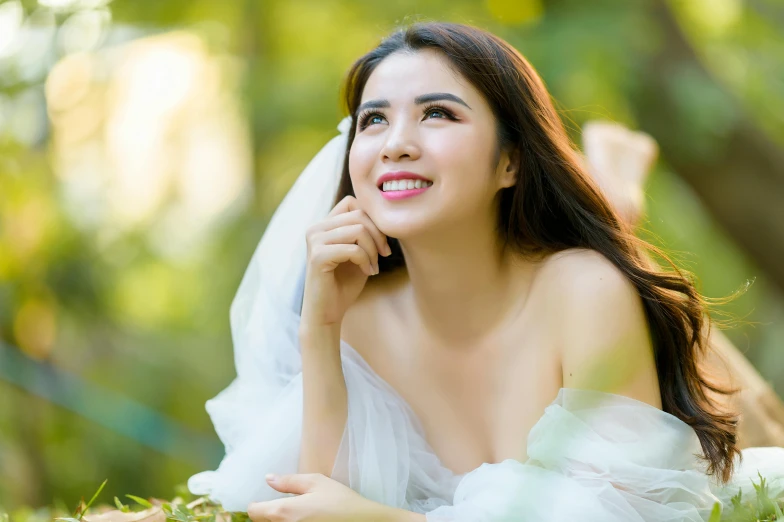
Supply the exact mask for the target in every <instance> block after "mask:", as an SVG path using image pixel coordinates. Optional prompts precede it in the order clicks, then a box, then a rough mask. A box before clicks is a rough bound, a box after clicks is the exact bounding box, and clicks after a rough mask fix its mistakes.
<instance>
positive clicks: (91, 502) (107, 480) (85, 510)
mask: <svg viewBox="0 0 784 522" xmlns="http://www.w3.org/2000/svg"><path fill="white" fill-rule="evenodd" d="M107 482H109V479H106V480H104V481H103V482H102V483H101V486H100V487H99V488H98V491H96V492H95V494H94V495H93V498H91V499H90V502H88V503H87V505H86V506H84V509H83V510H82V514H84V513H86V512H87V510H88V509H90V506H92V505H93V502H95V499H96V498H98V495H100V494H101V491H103V488H104V486H106V483H107ZM79 518H81V517H79Z"/></svg>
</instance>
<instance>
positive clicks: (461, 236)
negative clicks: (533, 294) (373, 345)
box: [400, 220, 533, 348]
mask: <svg viewBox="0 0 784 522" xmlns="http://www.w3.org/2000/svg"><path fill="white" fill-rule="evenodd" d="M487 221H490V220H487ZM400 245H401V248H402V250H403V255H404V256H405V260H406V269H407V272H408V279H409V281H410V291H411V296H410V297H411V300H412V304H413V310H414V312H415V313H416V314H417V317H418V321H421V323H422V326H423V329H424V331H425V332H426V334H428V335H430V336H433V337H435V338H437V339H439V340H443V341H445V342H446V343H447V344H448V345H449V346H455V347H458V348H459V347H461V346H463V347H466V348H468V347H471V346H475V345H476V342H477V341H480V340H481V339H482V338H483V337H486V336H487V334H489V333H491V332H492V331H493V329H494V328H495V327H496V326H498V325H499V324H500V323H501V322H503V320H504V319H505V318H507V317H508V316H509V314H510V313H512V312H513V310H510V309H511V308H513V307H514V304H515V303H519V301H520V298H519V296H520V295H521V292H524V293H526V294H527V289H528V284H529V278H528V277H526V276H522V277H520V274H529V273H530V270H527V269H526V268H532V267H533V264H532V263H530V262H524V261H521V259H522V258H521V257H520V256H512V255H510V254H509V252H505V251H504V249H503V247H502V245H501V244H500V241H499V240H498V238H497V234H496V233H495V232H494V224H492V223H491V222H485V223H481V222H479V220H476V221H474V222H473V223H466V224H462V225H460V226H454V225H453V226H450V227H449V230H438V231H435V230H433V231H428V233H426V234H423V235H418V236H416V237H412V238H407V239H406V240H405V241H403V240H401V241H400Z"/></svg>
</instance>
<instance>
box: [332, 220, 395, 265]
mask: <svg viewBox="0 0 784 522" xmlns="http://www.w3.org/2000/svg"><path fill="white" fill-rule="evenodd" d="M353 223H362V224H363V225H365V228H366V229H367V231H368V233H369V234H370V237H372V238H373V242H374V243H375V244H376V249H377V250H378V252H379V253H380V254H381V255H384V256H388V255H389V254H391V253H392V249H390V248H389V242H388V241H387V236H386V235H384V233H383V232H381V231H380V230H379V229H378V227H377V226H376V224H375V223H373V220H372V219H370V216H368V215H367V213H366V212H365V211H364V210H362V209H356V210H351V211H349V212H345V213H343V214H338V215H335V216H332V217H329V218H327V219H325V220H324V221H323V222H322V223H321V225H322V226H323V227H324V228H323V229H322V230H328V229H330V228H337V227H340V226H345V225H351V224H353Z"/></svg>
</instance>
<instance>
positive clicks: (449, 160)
mask: <svg viewBox="0 0 784 522" xmlns="http://www.w3.org/2000/svg"><path fill="white" fill-rule="evenodd" d="M491 147H492V144H490V143H488V140H487V139H486V138H485V137H482V136H477V135H476V134H474V133H471V134H464V135H460V134H456V135H453V136H451V137H450V138H449V139H442V140H438V141H437V142H434V143H432V144H431V150H432V151H433V156H434V157H436V158H437V160H436V161H437V162H438V165H437V166H436V169H437V172H438V177H439V178H441V179H442V181H443V187H444V190H445V191H446V192H447V194H449V195H454V196H455V197H460V198H463V197H468V198H469V199H472V200H474V199H477V198H483V195H484V194H485V193H486V191H487V189H488V188H489V187H490V183H491V180H492V175H493V172H492V169H491V165H490V164H491V162H492V158H491V154H492V150H491V149H490V148H491Z"/></svg>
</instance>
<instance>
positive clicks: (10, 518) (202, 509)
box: [0, 474, 784, 522]
mask: <svg viewBox="0 0 784 522" xmlns="http://www.w3.org/2000/svg"><path fill="white" fill-rule="evenodd" d="M758 476H759V478H760V481H759V483H756V482H752V484H753V485H754V491H755V496H754V498H751V499H743V498H742V494H741V491H738V494H737V495H735V496H734V497H732V499H731V503H730V505H729V506H722V505H721V504H719V503H718V502H717V503H716V504H715V505H714V506H713V511H712V512H711V515H710V518H709V519H708V522H770V521H781V522H784V513H783V511H784V501H783V500H782V499H773V498H771V497H770V493H769V491H768V484H767V482H766V481H765V479H764V478H763V477H762V475H759V474H758ZM106 482H107V481H106V480H104V481H103V483H102V484H101V485H100V486H99V487H98V490H97V491H96V492H95V494H93V496H92V497H91V498H90V500H89V502H85V501H84V498H82V499H81V500H80V501H79V504H78V505H77V506H76V508H75V509H74V510H73V512H72V513H68V512H64V511H63V509H62V508H59V509H58V508H41V509H38V510H32V509H30V508H21V509H18V510H17V511H15V512H14V513H10V514H9V513H5V512H4V511H3V509H2V508H1V507H0V522H39V521H40V522H43V521H51V520H52V519H54V520H56V521H57V522H162V521H165V520H176V521H178V522H196V521H205V522H249V520H250V519H249V518H248V514H247V513H243V512H229V511H226V510H224V509H223V508H222V507H221V505H220V504H217V503H215V502H213V501H212V500H210V499H209V498H208V497H206V496H203V497H195V496H194V495H192V494H191V493H190V492H189V491H188V489H187V488H186V487H185V486H184V485H180V486H177V487H176V488H175V493H176V495H177V496H176V497H175V498H174V499H173V500H171V501H164V500H160V499H155V498H150V499H144V498H141V497H137V496H135V495H125V497H126V498H128V499H130V500H131V501H132V503H131V502H129V503H128V504H124V503H123V502H122V501H121V500H120V499H119V498H117V497H114V505H113V506H112V505H108V504H103V505H99V506H96V507H95V508H93V507H92V505H93V503H94V502H95V500H96V499H97V498H98V496H99V495H100V494H101V492H102V491H103V489H104V487H105V486H106ZM90 509H92V510H93V512H92V513H89V514H88V510H90Z"/></svg>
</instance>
